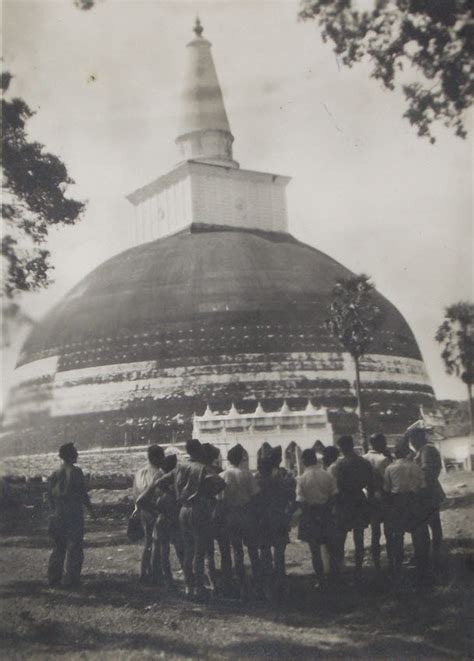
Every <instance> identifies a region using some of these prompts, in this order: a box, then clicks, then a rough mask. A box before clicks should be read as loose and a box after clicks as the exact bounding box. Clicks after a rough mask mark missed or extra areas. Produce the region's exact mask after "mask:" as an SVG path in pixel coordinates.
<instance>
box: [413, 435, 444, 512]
mask: <svg viewBox="0 0 474 661" xmlns="http://www.w3.org/2000/svg"><path fill="white" fill-rule="evenodd" d="M415 463H416V464H417V465H418V466H419V467H420V468H421V470H422V471H423V475H424V476H425V483H426V486H427V488H428V490H429V492H430V494H431V496H432V497H433V498H434V499H435V500H437V501H438V502H439V503H441V502H442V501H443V500H444V498H445V493H444V491H443V487H442V486H441V484H440V483H439V479H438V477H439V474H440V472H441V468H442V463H441V455H440V454H439V452H438V450H437V449H436V448H435V446H434V445H431V444H430V443H427V444H426V445H423V447H421V448H420V449H419V450H418V452H417V454H416V456H415Z"/></svg>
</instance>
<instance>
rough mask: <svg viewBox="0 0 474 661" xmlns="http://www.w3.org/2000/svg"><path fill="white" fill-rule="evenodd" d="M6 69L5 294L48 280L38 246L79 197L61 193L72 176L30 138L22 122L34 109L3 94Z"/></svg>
mask: <svg viewBox="0 0 474 661" xmlns="http://www.w3.org/2000/svg"><path fill="white" fill-rule="evenodd" d="M11 78H12V76H11V74H10V73H8V72H4V73H3V74H2V81H1V82H2V85H1V86H2V92H3V97H2V164H3V182H2V185H3V203H2V219H3V228H2V262H3V263H2V269H3V273H2V276H3V292H4V294H5V295H6V296H7V297H8V298H12V297H13V296H15V295H16V294H18V293H20V292H24V291H35V290H37V289H40V288H42V287H45V286H47V285H48V284H49V282H50V275H49V272H50V270H51V269H52V268H53V267H52V265H51V263H50V252H49V250H46V249H45V248H44V247H43V246H44V243H45V241H46V239H47V237H48V231H49V229H50V227H51V226H53V225H73V224H74V223H75V222H76V221H77V220H78V219H79V217H80V215H81V213H82V212H83V210H84V206H85V205H84V203H83V202H78V201H77V200H74V199H71V198H68V197H66V196H65V192H66V190H67V188H68V186H69V185H70V184H73V183H74V181H73V180H72V179H71V177H70V176H69V175H68V172H67V169H66V166H65V165H64V164H63V163H62V162H61V160H60V159H59V158H58V157H57V156H54V155H53V154H49V153H48V152H46V151H44V147H43V145H41V144H40V143H38V142H30V141H29V139H28V135H27V130H26V123H27V121H28V120H29V119H30V118H31V117H32V116H33V115H34V112H33V111H32V110H31V109H30V108H29V107H28V105H27V104H26V103H25V102H24V101H23V100H22V99H19V98H13V99H11V100H6V99H5V96H4V95H5V94H6V93H7V91H8V88H9V86H10V81H11Z"/></svg>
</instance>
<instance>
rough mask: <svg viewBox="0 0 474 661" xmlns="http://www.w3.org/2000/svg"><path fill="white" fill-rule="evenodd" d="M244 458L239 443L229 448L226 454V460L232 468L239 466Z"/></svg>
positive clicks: (242, 449) (243, 452) (243, 451)
mask: <svg viewBox="0 0 474 661" xmlns="http://www.w3.org/2000/svg"><path fill="white" fill-rule="evenodd" d="M244 457H245V450H244V448H243V447H242V446H241V445H240V443H237V445H234V446H233V447H231V448H230V450H229V452H228V453H227V460H228V461H229V463H231V464H232V466H240V464H241V463H242V461H243V460H244Z"/></svg>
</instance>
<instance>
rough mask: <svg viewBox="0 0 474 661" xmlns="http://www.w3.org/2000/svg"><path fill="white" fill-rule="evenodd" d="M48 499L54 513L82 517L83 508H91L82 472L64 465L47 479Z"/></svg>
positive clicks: (71, 466)
mask: <svg viewBox="0 0 474 661" xmlns="http://www.w3.org/2000/svg"><path fill="white" fill-rule="evenodd" d="M48 498H49V502H50V505H51V507H52V509H53V510H54V511H55V512H56V513H58V514H61V513H66V512H67V513H68V514H69V515H73V514H77V515H79V516H82V511H83V507H84V506H86V507H88V508H90V507H91V502H90V499H89V494H88V493H87V489H86V483H85V480H84V474H83V472H82V470H81V469H80V468H78V467H77V466H73V465H70V464H65V465H64V466H61V468H59V469H58V470H56V471H54V473H53V474H52V475H51V477H50V478H49V484H48Z"/></svg>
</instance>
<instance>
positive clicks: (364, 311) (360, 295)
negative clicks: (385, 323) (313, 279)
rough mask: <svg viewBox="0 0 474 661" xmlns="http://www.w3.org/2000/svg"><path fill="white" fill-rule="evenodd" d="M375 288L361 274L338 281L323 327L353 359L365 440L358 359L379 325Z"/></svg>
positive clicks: (361, 431) (367, 347)
mask: <svg viewBox="0 0 474 661" xmlns="http://www.w3.org/2000/svg"><path fill="white" fill-rule="evenodd" d="M374 294H375V287H374V285H373V283H372V282H371V280H370V278H369V276H367V275H365V274H364V273H361V274H360V275H354V276H351V277H349V278H343V279H341V280H338V281H337V283H336V285H335V286H334V289H333V291H332V296H331V302H330V304H329V315H328V319H327V321H326V326H327V328H328V330H329V331H330V333H331V334H332V335H333V336H334V337H336V338H337V339H338V341H339V343H340V345H341V347H342V348H343V349H344V350H345V351H347V352H348V353H349V354H350V355H351V356H352V359H353V360H354V366H355V374H356V383H355V387H356V394H357V404H358V408H359V431H360V433H361V436H362V438H363V439H364V438H365V424H364V410H363V403H362V398H361V384H360V364H359V361H360V358H361V357H362V356H363V355H364V354H366V353H367V351H368V350H369V349H370V346H371V344H372V343H373V341H374V338H375V335H376V333H377V331H378V329H379V328H380V326H381V323H382V311H381V309H380V308H379V306H378V305H377V304H376V302H375V301H374Z"/></svg>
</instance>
